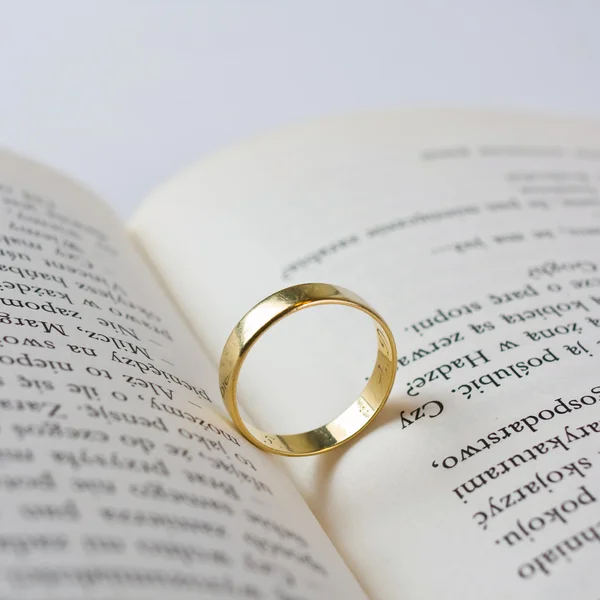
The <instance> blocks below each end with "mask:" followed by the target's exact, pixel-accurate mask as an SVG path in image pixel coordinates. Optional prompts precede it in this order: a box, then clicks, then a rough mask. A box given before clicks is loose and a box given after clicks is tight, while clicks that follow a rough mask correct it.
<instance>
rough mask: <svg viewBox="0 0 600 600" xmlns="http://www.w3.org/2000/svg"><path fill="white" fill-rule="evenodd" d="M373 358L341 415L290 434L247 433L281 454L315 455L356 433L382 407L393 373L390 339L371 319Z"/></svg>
mask: <svg viewBox="0 0 600 600" xmlns="http://www.w3.org/2000/svg"><path fill="white" fill-rule="evenodd" d="M375 329H376V332H377V359H376V361H375V366H374V368H373V372H372V373H371V376H370V377H369V380H368V382H367V384H366V386H365V387H364V389H363V391H362V392H361V394H360V396H359V397H358V398H357V399H356V400H355V401H354V402H353V403H352V405H351V406H349V407H348V408H347V409H346V410H345V411H344V412H343V413H342V414H341V415H339V416H338V417H336V418H335V419H333V420H332V421H330V422H329V423H327V424H326V425H323V426H322V427H318V428H316V429H313V430H311V431H305V432H303V433H293V434H285V435H283V434H281V435H278V434H270V433H266V432H264V431H262V430H260V429H257V428H255V427H252V426H249V425H247V424H245V425H246V428H247V429H248V431H249V432H250V434H251V435H252V436H253V437H254V438H256V440H258V441H259V442H260V443H262V444H263V445H264V446H265V447H267V448H268V449H270V450H271V451H275V452H278V453H281V454H316V453H318V452H321V451H323V450H325V449H327V448H330V447H331V446H334V445H336V444H339V443H341V442H344V441H347V440H349V439H351V438H352V437H354V436H355V435H356V434H358V433H359V432H360V431H361V430H362V429H363V428H364V427H365V426H366V425H367V424H368V423H369V421H371V419H372V418H373V417H374V416H375V415H376V414H377V413H378V412H379V410H380V409H381V408H382V405H383V403H384V401H385V400H386V399H387V397H388V395H389V392H390V389H391V387H392V384H393V381H394V376H395V373H396V364H395V361H394V359H393V351H392V344H391V341H390V339H389V337H388V335H387V334H386V332H385V331H384V330H383V328H382V327H381V326H380V325H379V324H378V323H377V322H375Z"/></svg>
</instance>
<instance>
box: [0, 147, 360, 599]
mask: <svg viewBox="0 0 600 600" xmlns="http://www.w3.org/2000/svg"><path fill="white" fill-rule="evenodd" d="M195 276H197V274H195ZM216 382H217V376H216V372H215V370H214V367H213V366H212V365H211V364H210V363H209V361H208V360H207V359H206V358H205V356H204V354H203V352H202V350H201V348H200V346H199V345H198V344H197V342H196V340H195V339H194V338H193V337H192V335H191V334H190V333H189V332H188V330H187V328H186V326H185V324H184V323H183V321H182V320H181V318H180V317H179V316H178V314H177V312H176V311H175V309H174V308H173V307H172V305H171V304H170V302H169V299H168V298H167V297H166V295H165V294H164V293H163V291H162V290H161V289H160V287H159V285H158V284H157V283H156V282H155V280H154V279H153V276H152V274H151V272H150V270H149V268H148V267H147V266H146V265H145V264H144V261H143V260H142V258H141V257H140V255H138V254H137V251H136V249H135V248H134V247H133V245H132V244H131V243H130V241H129V240H128V239H127V237H126V234H125V233H124V230H123V228H122V227H121V225H120V224H119V223H118V221H117V220H116V219H115V217H114V215H113V214H112V213H111V212H110V210H109V209H108V208H107V207H106V206H104V205H103V204H102V203H101V202H99V201H98V200H96V199H95V198H94V197H93V196H91V195H90V194H89V193H88V192H86V191H85V190H82V189H81V188H80V187H78V186H77V185H75V184H74V183H72V182H70V181H69V180H67V179H65V178H63V177H61V176H59V175H57V174H55V173H53V172H51V171H49V170H47V169H45V168H43V167H41V166H38V165H36V164H34V163H31V162H29V161H26V160H23V159H20V158H17V157H15V156H13V155H11V154H8V153H0V598H2V599H13V598H19V599H26V598H32V599H33V598H35V599H36V600H37V599H41V598H61V599H67V598H82V597H85V598H88V599H92V598H107V597H115V598H121V599H126V598H135V599H137V600H139V599H143V598H159V597H165V596H166V595H167V594H168V595H169V597H170V598H173V599H185V598H194V599H199V598H211V599H214V598H219V599H234V598H235V599H238V598H252V599H265V600H267V599H277V600H290V599H292V598H293V599H294V600H300V599H303V598H311V599H314V598H323V599H328V598H349V599H354V598H357V599H364V598H365V596H364V594H363V592H362V591H361V590H360V588H359V586H358V584H357V583H356V582H355V580H354V578H353V576H352V575H351V574H350V572H349V571H348V570H347V568H346V567H345V565H344V563H343V562H342V560H341V558H340V557H339V555H338V554H337V553H336V551H335V550H334V548H333V546H332V544H331V542H330V541H329V540H328V539H327V537H326V536H325V534H324V533H323V531H322V529H321V528H320V526H319V525H318V523H317V522H316V520H315V518H314V517H313V515H312V514H311V513H310V511H309V509H308V508H307V506H306V505H305V504H304V501H303V500H302V499H301V497H300V495H299V493H298V492H297V491H296V490H295V488H294V487H293V485H292V484H291V483H290V482H289V481H288V479H287V477H286V475H284V474H283V473H282V472H281V471H280V470H279V468H278V466H277V465H276V464H275V463H274V462H273V461H272V460H271V459H270V457H268V456H267V455H265V454H263V453H261V452H260V451H258V450H256V449H255V448H254V447H253V446H251V445H249V444H248V443H247V442H246V441H245V440H244V439H243V438H242V437H241V436H239V435H238V434H237V433H236V432H235V431H234V430H233V429H232V427H231V426H230V425H229V423H228V421H227V420H225V419H224V418H223V417H222V416H221V413H220V411H219V409H217V408H216V407H215V405H213V402H215V403H218V402H219V401H220V399H219V397H218V390H217V388H216Z"/></svg>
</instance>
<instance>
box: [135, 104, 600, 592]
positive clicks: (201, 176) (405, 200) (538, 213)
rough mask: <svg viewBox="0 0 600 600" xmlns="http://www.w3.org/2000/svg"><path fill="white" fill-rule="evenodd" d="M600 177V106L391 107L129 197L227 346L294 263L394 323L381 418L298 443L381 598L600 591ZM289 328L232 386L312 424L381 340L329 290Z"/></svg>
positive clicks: (317, 488)
mask: <svg viewBox="0 0 600 600" xmlns="http://www.w3.org/2000/svg"><path fill="white" fill-rule="evenodd" d="M599 178H600V125H598V124H595V123H588V122H577V121H560V120H556V121H555V120H552V119H544V118H537V119H536V118H526V117H519V116H513V115H502V114H485V113H483V114H478V113H473V114H469V113H460V112H456V113H435V112H432V113H423V114H419V113H414V114H411V113H409V114H394V113H390V114H382V115H371V116H364V117H357V118H355V119H339V120H332V121H329V122H325V123H316V124H314V125H309V126H305V127H301V128H297V129H291V130H288V131H284V132H281V133H276V134H273V135H270V136H266V137H264V138H261V139H259V140H256V141H253V142H248V143H247V144H242V145H240V146H238V147H237V148H234V149H232V150H231V151H229V152H225V153H224V154H223V155H221V156H219V157H215V158H214V159H212V160H209V161H208V162H206V163H204V164H202V165H199V166H198V167H195V168H192V169H190V170H188V171H187V172H185V173H183V174H182V175H181V176H179V177H178V178H176V179H175V180H173V181H172V182H171V183H169V184H167V185H166V186H165V187H164V188H163V189H162V190H159V191H158V192H157V193H156V194H155V195H154V196H153V197H151V198H150V199H149V201H148V203H147V205H146V206H144V207H143V208H142V210H141V212H140V213H139V214H138V215H137V219H136V220H135V221H134V223H133V228H134V231H135V233H136V235H137V236H138V238H139V239H140V240H141V242H142V243H143V244H145V246H146V249H147V251H148V252H149V254H150V255H151V257H152V260H153V261H154V264H155V265H156V268H157V269H158V271H159V272H160V273H161V275H162V277H163V278H164V280H165V282H166V284H167V285H168V286H169V288H170V289H171V291H172V293H173V294H174V295H176V297H177V299H178V302H179V303H180V306H181V307H182V308H183V310H184V312H185V313H186V314H187V316H188V318H189V319H190V321H191V322H192V323H193V326H194V328H195V329H196V330H197V331H198V332H201V334H202V337H203V339H204V340H205V342H206V343H207V347H208V350H209V352H210V354H211V355H212V358H213V360H215V361H218V358H219V354H220V351H221V348H222V345H223V343H224V341H225V339H226V338H227V335H228V334H229V332H230V330H231V328H232V327H233V326H234V324H235V322H236V321H237V320H238V319H239V318H240V317H241V316H242V315H243V314H244V312H246V311H247V310H248V309H249V308H250V307H251V306H252V305H253V304H255V303H256V302H257V301H259V300H260V299H261V298H263V297H264V296H266V295H268V294H270V293H272V292H273V291H275V290H276V289H278V288H282V287H285V286H288V285H291V284H294V283H299V282H304V281H324V282H331V283H334V284H338V285H342V286H344V287H347V288H348V289H351V290H353V291H355V292H356V293H358V294H360V295H362V296H364V298H365V299H366V300H367V301H368V302H369V303H371V304H372V305H373V306H374V307H375V308H376V310H378V311H379V312H380V313H381V314H382V315H383V316H384V318H385V319H386V320H387V321H388V323H389V324H390V326H391V328H392V330H393V332H394V333H395V336H396V339H397V344H398V353H399V358H398V371H397V379H396V384H395V388H394V390H393V391H392V395H391V397H390V400H389V401H388V404H387V405H386V408H385V409H384V411H383V412H382V413H381V415H380V416H379V417H378V419H377V422H376V423H375V424H374V425H373V426H372V427H371V428H370V429H369V430H367V432H366V433H365V434H364V435H363V436H361V437H359V438H358V439H357V440H356V441H355V442H353V443H351V444H348V445H347V446H345V447H343V448H342V449H340V450H338V451H334V452H331V453H329V454H326V455H324V456H319V457H313V458H305V459H287V460H285V464H286V468H287V469H288V470H289V471H290V472H291V473H292V474H293V477H294V479H295V481H296V483H297V485H298V487H299V488H300V489H301V490H302V492H303V494H304V495H305V497H306V498H307V500H308V501H309V503H310V505H311V506H312V508H313V511H314V512H315V513H316V515H317V516H318V518H319V520H320V521H321V523H322V524H323V525H324V527H325V529H326V531H327V532H328V534H329V536H330V538H331V539H332V540H333V541H334V542H335V544H336V546H337V547H338V549H339V550H340V551H341V553H342V554H343V556H344V557H345V559H346V562H347V563H348V564H349V565H350V567H351V568H352V569H353V570H354V572H355V573H356V574H357V576H358V578H359V580H360V581H361V583H362V585H363V586H364V587H365V589H366V590H367V592H368V594H369V596H370V597H371V598H372V599H378V600H394V599H396V598H399V597H402V598H407V599H409V598H414V599H424V598H427V599H430V598H431V599H433V598H435V599H438V598H461V599H463V600H469V599H471V600H475V599H480V598H486V599H501V598H507V597H516V598H544V599H551V598H556V599H559V598H567V597H569V598H581V599H589V600H592V599H593V598H596V597H597V592H598V587H599V585H600V576H599V574H598V570H597V569H596V568H595V566H594V565H595V564H596V562H597V557H598V552H599V549H600V510H599V507H600V458H599V456H598V441H599V440H600V438H599V437H598V436H597V434H598V433H599V432H600V422H599V421H598V418H599V416H600V413H599V412H598V411H599V407H600V380H599V379H598V358H599V356H600V349H599V347H598V344H599V343H600V252H599V250H600V244H599V236H600V223H599V218H600V195H599V188H598V182H599ZM209 248H218V252H215V253H214V254H213V255H209V254H208V249H209ZM191 269H201V270H202V271H203V273H205V274H206V277H204V278H203V279H202V280H193V281H192V280H190V278H189V276H188V273H189V271H190V270H191ZM217 289H218V290H219V296H218V297H214V296H212V297H210V296H209V295H208V294H207V290H217ZM339 310H342V309H339ZM342 312H343V311H342ZM312 313H314V315H313V316H311V317H310V318H309V315H310V314H312ZM303 315H306V319H304V320H302V318H301V317H303ZM337 315H340V317H339V318H338V316H337ZM207 317H208V318H207ZM296 319H298V323H301V325H302V327H301V329H302V330H301V331H298V329H294V325H293V322H295V320H296ZM287 323H289V327H288V325H287ZM284 325H285V326H286V327H288V329H286V331H285V332H284V333H285V335H290V336H291V337H290V338H287V339H288V340H290V339H293V341H294V343H290V344H288V345H285V342H286V338H285V336H284V335H279V334H278V333H276V332H274V333H273V336H272V337H271V339H267V340H265V344H264V347H262V348H261V349H260V360H257V361H256V364H254V365H252V368H250V367H249V366H248V367H246V366H245V367H244V369H243V371H242V376H243V377H245V378H246V379H245V382H246V386H245V387H244V388H243V390H242V391H243V395H242V401H244V400H245V402H246V406H247V410H248V412H249V413H251V416H252V418H253V419H254V420H255V421H256V422H257V423H258V424H260V425H263V426H265V427H268V426H276V425H277V426H279V427H280V428H282V429H289V428H294V427H293V426H294V423H296V431H298V430H301V429H302V428H304V427H305V426H306V425H307V423H308V421H312V420H317V421H318V420H319V419H323V421H322V422H324V419H325V417H328V418H330V417H331V416H334V415H335V413H336V411H339V410H340V406H343V405H344V398H345V402H346V405H347V404H349V403H350V402H351V401H352V400H353V399H354V398H355V397H356V395H357V393H358V391H359V390H360V385H361V383H362V384H364V380H365V377H366V376H367V375H368V374H369V373H370V367H371V364H369V358H368V357H369V356H370V357H371V358H370V360H371V361H372V360H373V356H374V353H375V342H374V339H373V340H372V343H371V342H370V341H369V340H367V341H365V339H366V338H364V337H363V335H364V331H363V327H362V322H361V323H359V322H358V321H357V320H354V321H351V320H350V316H349V315H347V314H344V315H342V314H341V313H340V312H338V309H336V308H335V307H327V311H322V313H319V309H314V310H312V309H311V310H308V311H303V312H302V313H299V314H298V315H294V316H293V317H291V318H290V319H288V320H286V321H285V322H283V323H282V324H281V327H282V330H283V329H285V328H284ZM370 335H371V336H373V337H374V334H373V332H370ZM275 342H277V343H278V344H279V345H277V344H275ZM261 343H262V340H261V342H259V346H260V345H261ZM370 343H371V345H369V344H370ZM336 344H337V345H336ZM257 349H258V347H257ZM323 349H324V350H323ZM333 351H335V354H328V352H333ZM253 353H254V350H253V352H252V353H251V355H250V360H252V354H253ZM290 357H292V358H290ZM315 357H317V358H316V359H315ZM319 364H320V365H321V367H323V368H322V369H321V371H320V373H319V371H318V368H317V367H318V365H319ZM315 369H316V370H315ZM315 373H317V375H316V377H317V378H316V379H315V378H314V377H315ZM309 378H312V379H311V380H310V388H308V389H310V390H312V392H311V391H308V390H307V388H304V389H303V394H304V396H298V395H297V394H295V391H296V387H300V388H302V387H303V380H304V379H309ZM336 390H343V392H344V393H338V391H336ZM351 394H354V395H351ZM313 396H314V397H318V402H314V399H313ZM319 406H320V407H321V408H319ZM307 412H310V413H311V414H310V418H309V417H307V415H306V413H307ZM316 424H317V423H312V425H313V426H314V425H316Z"/></svg>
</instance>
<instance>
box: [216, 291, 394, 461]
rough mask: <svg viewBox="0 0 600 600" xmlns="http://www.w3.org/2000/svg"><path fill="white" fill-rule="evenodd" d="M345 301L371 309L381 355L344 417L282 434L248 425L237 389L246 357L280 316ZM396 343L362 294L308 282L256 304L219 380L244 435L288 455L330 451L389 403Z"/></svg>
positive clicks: (232, 342) (233, 339)
mask: <svg viewBox="0 0 600 600" xmlns="http://www.w3.org/2000/svg"><path fill="white" fill-rule="evenodd" d="M323 304H341V305H344V306H350V307H352V308H357V309H358V310H361V311H362V312H364V313H366V314H368V315H369V316H370V317H371V318H372V319H373V321H374V323H375V330H376V333H377V359H376V362H375V367H374V368H373V372H372V373H371V377H370V378H369V380H368V382H367V385H366V386H365V388H364V389H363V391H362V392H361V394H360V396H359V397H358V399H356V400H355V401H354V402H353V403H352V405H351V406H350V407H349V408H347V409H346V410H345V411H344V412H343V413H342V414H341V415H340V416H339V417H337V418H336V419H334V420H333V421H331V422H330V423H327V424H326V425H323V426H322V427H318V428H317V429H313V430H312V431H305V432H303V433H295V434H286V435H277V434H271V433H265V432H264V431H261V430H260V429H257V428H255V427H253V426H250V425H247V424H246V423H245V422H244V421H243V419H242V417H241V415H240V411H239V408H238V402H237V397H236V388H237V383H238V378H239V374H240V370H241V368H242V364H243V362H244V359H245V358H246V356H247V355H248V352H249V351H250V349H251V348H252V346H253V345H254V344H255V343H256V341H257V340H258V339H259V338H260V337H261V335H263V334H264V333H265V331H267V329H269V327H271V326H272V325H274V324H275V323H277V321H280V320H281V319H284V318H285V317H287V316H289V315H291V314H292V313H294V312H296V311H299V310H303V309H305V308H308V307H310V306H318V305H323ZM396 360H397V355H396V344H395V342H394V337H393V335H392V332H391V331H390V328H389V327H388V325H387V324H386V322H385V321H384V320H383V319H382V318H381V316H380V315H379V314H378V313H377V312H376V311H375V310H373V309H372V308H371V307H370V306H369V305H368V304H367V303H366V302H365V301H364V300H363V299H362V298H360V297H359V296H357V295H356V294H354V293H353V292H350V291H348V290H346V289H344V288H341V287H338V286H334V285H330V284H327V283H303V284H300V285H294V286H292V287H288V288H286V289H283V290H280V291H279V292H276V293H274V294H272V295H271V296H269V297H267V298H265V299H264V300H262V301H261V302H259V303H258V304H257V305H256V306H255V307H254V308H252V309H251V310H250V311H249V312H248V313H246V315H244V317H243V318H242V319H241V321H240V322H239V323H238V324H237V325H236V326H235V328H234V330H233V331H232V332H231V335H230V336H229V338H228V339H227V342H226V343H225V347H224V348H223V353H222V355H221V361H220V365H219V385H220V389H221V395H222V396H223V400H224V402H225V407H226V408H227V411H228V412H229V415H230V416H231V418H232V419H233V422H234V423H235V425H236V427H237V428H238V429H239V430H240V432H241V433H242V435H244V437H246V438H247V439H248V440H249V441H250V442H252V443H253V444H254V445H255V446H258V447H259V448H261V449H262V450H265V451H267V452H272V453H274V454H280V455H284V456H309V455H312V454H320V453H322V452H327V451H329V450H332V449H333V448H337V447H338V446H340V445H342V444H344V443H345V442H348V441H349V440H351V439H352V438H354V437H355V436H357V435H358V434H359V433H360V432H361V431H362V430H363V429H364V428H365V427H366V426H367V425H368V424H369V423H370V422H371V421H372V420H373V419H374V418H375V416H376V415H377V414H378V413H379V411H380V410H381V409H382V408H383V406H384V404H385V403H386V401H387V399H388V396H389V395H390V391H391V389H392V386H393V384H394V379H395V378H396Z"/></svg>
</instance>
